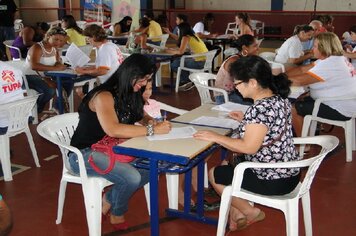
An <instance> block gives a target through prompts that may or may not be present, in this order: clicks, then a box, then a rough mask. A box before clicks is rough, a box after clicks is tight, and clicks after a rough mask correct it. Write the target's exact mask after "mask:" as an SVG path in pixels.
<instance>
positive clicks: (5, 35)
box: [0, 0, 17, 61]
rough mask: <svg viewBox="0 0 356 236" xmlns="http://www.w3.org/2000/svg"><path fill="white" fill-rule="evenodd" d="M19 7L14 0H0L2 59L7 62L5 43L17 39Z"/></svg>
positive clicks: (0, 49)
mask: <svg viewBox="0 0 356 236" xmlns="http://www.w3.org/2000/svg"><path fill="white" fill-rule="evenodd" d="M16 11H17V6H16V4H15V3H14V1H13V0H0V53H1V59H2V60H3V61H6V60H7V58H6V49H5V45H4V44H3V42H4V41H5V40H11V39H15V28H14V20H15V13H16Z"/></svg>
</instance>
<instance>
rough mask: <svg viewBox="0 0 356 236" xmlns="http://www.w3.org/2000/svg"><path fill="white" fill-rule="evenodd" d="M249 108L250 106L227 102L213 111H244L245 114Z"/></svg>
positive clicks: (213, 108)
mask: <svg viewBox="0 0 356 236" xmlns="http://www.w3.org/2000/svg"><path fill="white" fill-rule="evenodd" d="M248 107H249V106H248V105H242V104H238V103H234V102H226V103H224V104H221V105H217V106H214V107H212V108H211V109H212V110H215V111H223V112H230V111H242V112H243V113H245V112H246V110H247V108H248Z"/></svg>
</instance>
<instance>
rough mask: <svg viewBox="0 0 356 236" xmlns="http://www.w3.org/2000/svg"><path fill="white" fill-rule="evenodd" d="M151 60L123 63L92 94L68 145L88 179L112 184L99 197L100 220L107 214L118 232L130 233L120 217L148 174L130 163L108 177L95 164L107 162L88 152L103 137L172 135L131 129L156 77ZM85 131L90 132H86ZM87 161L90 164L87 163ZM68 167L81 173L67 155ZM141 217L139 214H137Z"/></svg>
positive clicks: (156, 128)
mask: <svg viewBox="0 0 356 236" xmlns="http://www.w3.org/2000/svg"><path fill="white" fill-rule="evenodd" d="M154 70H155V69H154V66H153V65H152V64H151V62H150V60H149V59H148V58H147V57H146V56H144V55H141V54H133V55H131V56H130V57H128V58H126V59H125V61H124V62H123V63H122V65H121V66H120V67H119V68H118V70H116V72H115V73H114V74H113V75H112V76H111V77H110V78H109V79H108V80H107V81H106V82H105V83H103V84H102V85H100V86H99V87H96V88H94V89H93V90H91V91H90V92H89V93H88V94H87V96H85V97H84V99H83V101H82V103H81V104H80V106H79V109H78V111H79V124H78V127H77V128H76V130H75V132H74V134H73V138H72V140H71V145H72V146H74V147H77V148H78V149H79V150H80V151H81V152H82V153H83V158H84V162H85V168H86V170H87V174H88V175H89V176H100V177H102V178H105V179H107V180H109V181H111V182H112V183H113V185H112V187H111V188H110V190H109V191H107V192H106V193H105V194H104V196H103V207H102V213H103V215H107V214H108V213H109V212H110V223H111V224H112V226H113V227H114V228H115V229H116V230H124V229H127V228H128V224H127V222H126V221H125V217H124V214H125V213H126V212H127V211H128V204H129V200H130V198H131V196H132V195H133V194H134V193H135V192H136V191H137V190H138V189H139V188H141V187H142V186H144V185H145V184H146V183H147V182H148V180H149V171H148V170H145V169H137V168H135V167H134V166H133V165H131V163H121V162H118V161H116V162H115V164H114V168H113V169H112V170H111V171H110V172H109V173H107V174H100V173H98V172H96V171H95V169H94V167H93V166H94V164H95V165H96V166H98V167H100V168H101V169H104V168H105V167H106V166H108V164H109V160H110V158H109V157H108V156H107V155H105V154H104V153H101V152H95V151H93V150H92V149H91V146H92V145H93V144H95V143H96V142H98V141H99V140H101V139H102V138H103V137H104V136H105V135H108V136H110V137H114V138H119V139H127V138H133V137H145V136H146V135H153V133H154V134H166V133H168V132H169V131H170V129H171V124H170V123H169V122H167V121H164V122H161V123H157V124H154V125H149V124H146V125H147V126H139V125H134V123H135V122H138V121H140V120H141V119H142V118H143V117H144V116H143V115H144V114H143V105H144V104H143V99H142V93H141V88H142V87H144V86H146V84H147V82H148V81H150V80H151V77H152V74H153V73H154ZM88 127H91V128H90V129H88ZM89 157H91V158H92V159H93V162H94V164H91V163H89V161H88V159H89ZM69 162H70V165H71V168H72V171H73V172H74V173H77V174H78V173H79V167H78V160H77V156H76V154H75V153H71V154H69ZM138 214H141V213H138Z"/></svg>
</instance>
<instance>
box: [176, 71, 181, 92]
mask: <svg viewBox="0 0 356 236" xmlns="http://www.w3.org/2000/svg"><path fill="white" fill-rule="evenodd" d="M181 73H182V69H181V68H180V67H179V68H178V71H177V78H176V93H178V88H179V81H180V74H181Z"/></svg>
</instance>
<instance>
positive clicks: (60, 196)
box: [56, 179, 67, 225]
mask: <svg viewBox="0 0 356 236" xmlns="http://www.w3.org/2000/svg"><path fill="white" fill-rule="evenodd" d="M66 189H67V181H65V180H63V179H62V180H61V183H60V186H59V194H58V209H57V219H56V224H57V225H58V224H60V223H61V222H62V216H63V206H64V201H65V198H66Z"/></svg>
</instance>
